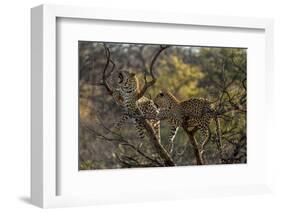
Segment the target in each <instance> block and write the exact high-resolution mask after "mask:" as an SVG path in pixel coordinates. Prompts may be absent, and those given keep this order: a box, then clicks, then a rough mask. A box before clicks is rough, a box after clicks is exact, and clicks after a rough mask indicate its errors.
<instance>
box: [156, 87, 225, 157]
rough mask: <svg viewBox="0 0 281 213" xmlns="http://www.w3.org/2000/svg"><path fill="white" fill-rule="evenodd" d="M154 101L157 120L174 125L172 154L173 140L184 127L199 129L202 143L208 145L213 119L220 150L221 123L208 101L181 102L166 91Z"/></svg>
mask: <svg viewBox="0 0 281 213" xmlns="http://www.w3.org/2000/svg"><path fill="white" fill-rule="evenodd" d="M153 101H154V104H155V105H156V106H157V108H158V109H159V113H158V114H157V116H156V117H157V119H158V120H165V119H167V120H168V122H169V123H170V124H171V125H172V127H171V132H170V136H169V137H168V140H169V143H170V146H171V149H170V152H171V151H172V150H173V140H174V138H175V136H176V133H177V131H178V128H179V127H180V126H183V125H185V126H187V127H188V128H189V127H197V128H198V129H199V131H200V139H201V143H202V144H204V143H206V142H207V140H208V138H209V135H210V129H209V124H210V120H211V119H212V118H214V119H215V121H216V126H217V136H218V144H219V148H220V147H221V136H220V135H221V133H220V123H219V120H218V117H217V115H216V113H215V111H214V110H213V109H212V108H211V104H210V102H209V101H208V100H206V99H203V98H191V99H189V100H186V101H182V102H180V101H179V100H178V99H177V98H176V97H175V96H173V95H172V94H171V93H170V92H167V91H164V92H160V93H159V94H158V95H157V96H156V97H155V98H154V100H153Z"/></svg>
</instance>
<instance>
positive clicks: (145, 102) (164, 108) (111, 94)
mask: <svg viewBox="0 0 281 213" xmlns="http://www.w3.org/2000/svg"><path fill="white" fill-rule="evenodd" d="M78 51H79V67H78V69H79V70H78V72H79V124H78V125H79V162H78V164H79V166H78V167H79V170H96V169H121V168H144V167H170V166H191V165H215V164H225V166H227V164H242V163H247V133H246V132H247V131H246V124H247V122H246V117H247V49H246V48H236V47H235V48H232V47H198V46H184V45H165V44H163V45H159V44H132V43H109V42H95V41H79V42H78Z"/></svg>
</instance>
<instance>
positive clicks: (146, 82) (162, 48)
mask: <svg viewBox="0 0 281 213" xmlns="http://www.w3.org/2000/svg"><path fill="white" fill-rule="evenodd" d="M168 47H169V46H162V45H161V46H160V48H159V50H157V52H156V53H155V55H154V57H153V59H152V61H151V63H150V66H149V74H150V76H151V78H152V80H151V81H147V76H146V74H145V75H144V83H145V84H144V86H143V88H142V90H141V91H140V93H139V94H138V99H140V98H141V97H142V96H143V95H144V94H145V92H146V90H147V89H148V88H149V87H151V86H153V85H154V84H155V83H156V77H155V75H154V73H153V66H154V64H155V62H156V60H157V58H158V57H159V55H160V53H161V52H162V51H164V50H165V49H167V48H168Z"/></svg>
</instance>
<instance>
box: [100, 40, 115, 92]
mask: <svg viewBox="0 0 281 213" xmlns="http://www.w3.org/2000/svg"><path fill="white" fill-rule="evenodd" d="M103 47H104V49H105V56H106V63H105V66H104V69H103V72H102V81H103V82H102V83H103V85H104V86H105V88H106V90H107V91H108V92H109V94H110V95H112V93H113V91H112V89H111V88H110V86H109V84H108V83H107V76H106V70H107V68H108V65H109V63H110V62H111V63H112V64H113V68H112V70H111V72H112V71H113V70H114V67H115V64H114V62H113V61H112V60H111V59H110V51H109V49H108V47H107V46H106V45H105V44H103ZM111 72H110V74H111ZM108 77H109V76H108Z"/></svg>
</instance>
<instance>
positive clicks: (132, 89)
mask: <svg viewBox="0 0 281 213" xmlns="http://www.w3.org/2000/svg"><path fill="white" fill-rule="evenodd" d="M117 74H118V76H117V79H118V81H117V88H116V89H114V90H113V94H112V95H113V98H114V100H115V101H116V102H117V104H119V105H121V106H122V107H124V109H125V113H124V114H123V115H122V117H121V119H120V120H119V121H118V122H117V123H116V125H115V127H114V129H115V130H116V131H120V129H121V126H122V125H123V124H124V123H125V122H126V121H127V120H128V119H130V118H132V119H133V120H134V123H135V126H136V130H137V132H138V135H139V137H140V138H141V139H143V138H144V137H145V129H144V127H143V125H142V124H141V123H140V122H139V119H138V118H137V117H138V116H146V117H155V116H156V115H157V113H158V110H157V108H156V106H155V105H154V103H153V101H152V100H151V99H149V98H146V97H144V96H143V97H141V98H140V99H137V95H138V94H139V82H138V79H137V77H136V76H135V74H134V73H130V72H128V71H118V73H117ZM140 113H141V114H140ZM148 122H149V123H150V125H151V126H152V128H153V129H154V131H155V133H156V136H157V137H158V139H160V121H157V120H155V119H148Z"/></svg>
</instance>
